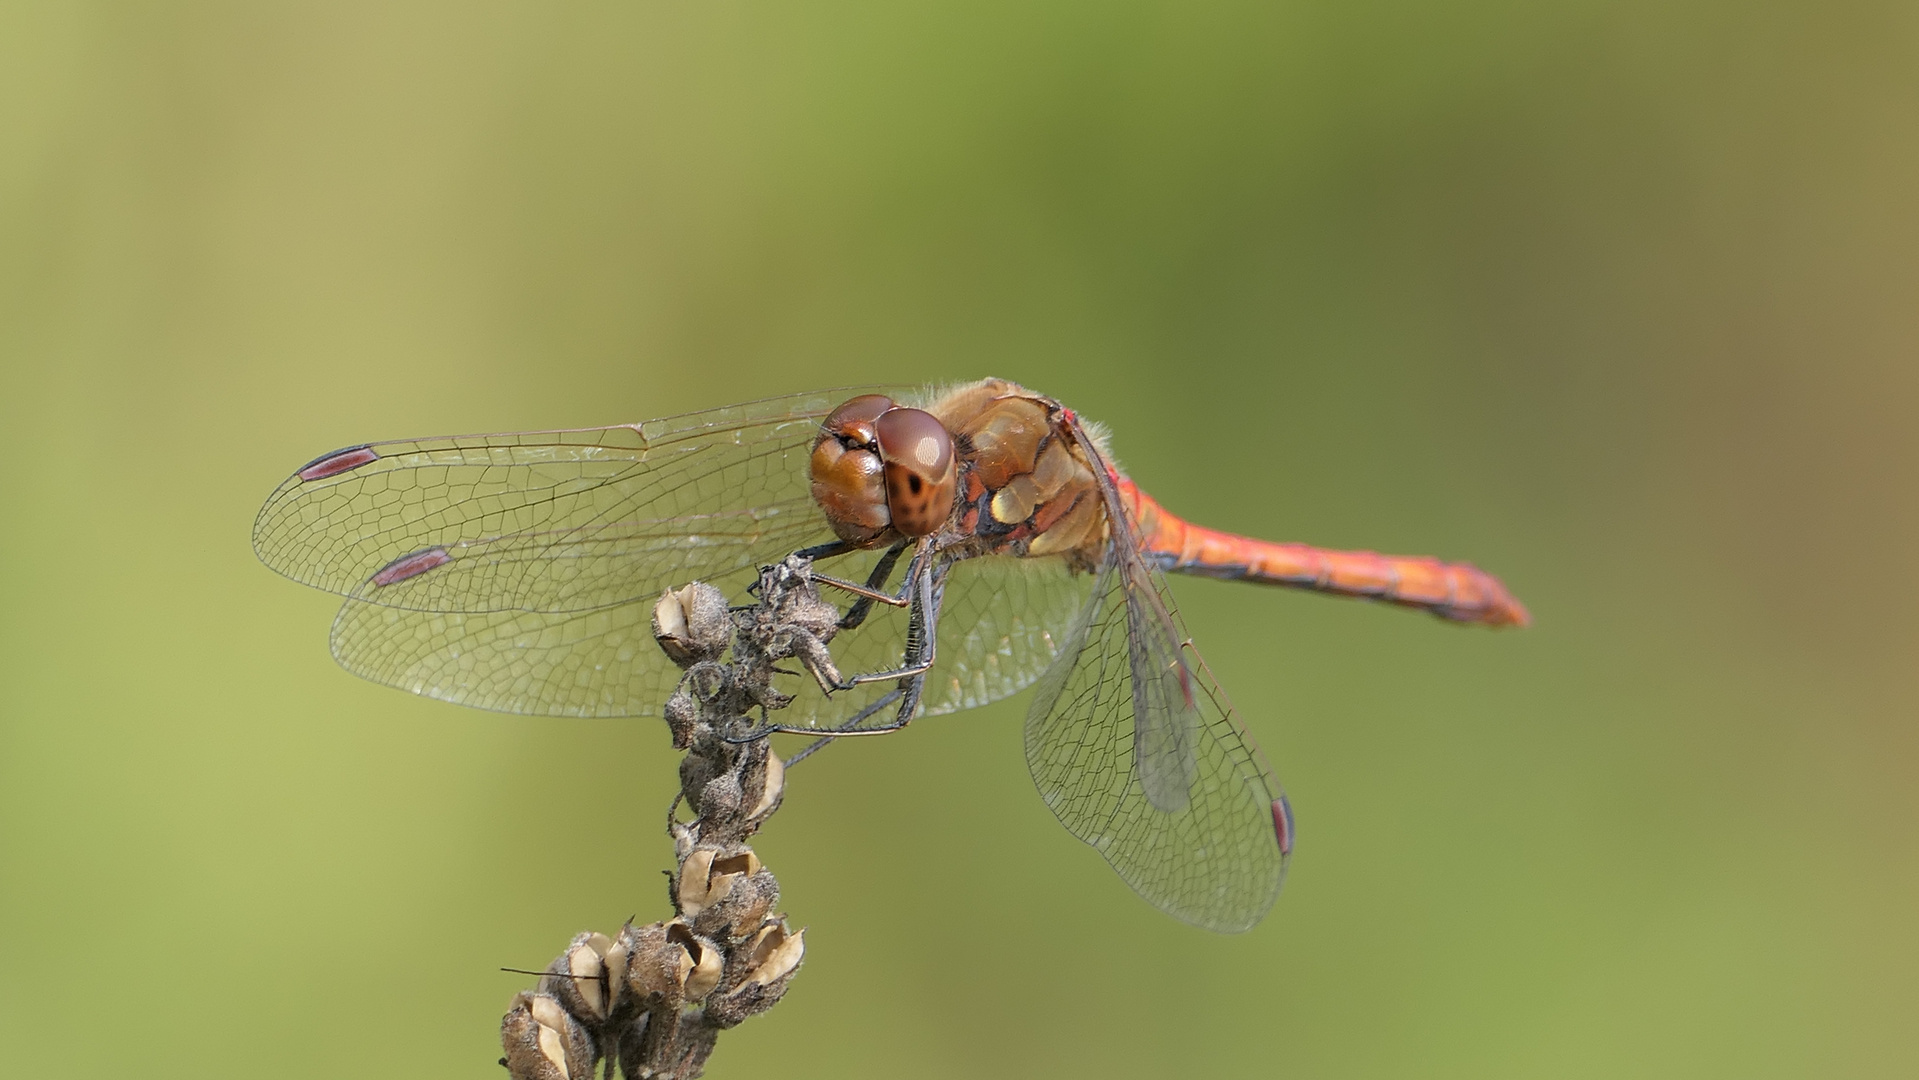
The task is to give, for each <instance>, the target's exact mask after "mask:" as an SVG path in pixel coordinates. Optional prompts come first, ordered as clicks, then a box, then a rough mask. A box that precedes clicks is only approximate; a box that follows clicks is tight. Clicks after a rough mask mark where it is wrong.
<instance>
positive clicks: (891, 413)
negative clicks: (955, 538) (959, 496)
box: [849, 403, 958, 537]
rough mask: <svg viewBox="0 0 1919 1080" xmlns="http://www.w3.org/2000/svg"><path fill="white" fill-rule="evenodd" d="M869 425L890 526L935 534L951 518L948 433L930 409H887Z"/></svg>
mask: <svg viewBox="0 0 1919 1080" xmlns="http://www.w3.org/2000/svg"><path fill="white" fill-rule="evenodd" d="M849 404H850V403H849ZM874 428H875V433H876V434H877V436H878V441H879V448H880V460H881V461H882V462H884V463H885V465H886V506H887V509H888V511H890V513H891V516H892V519H893V528H895V529H897V530H899V532H900V534H901V535H903V536H909V537H911V536H926V535H929V534H931V533H934V532H938V531H939V528H940V526H942V525H944V524H946V519H947V518H949V517H951V516H952V513H953V499H954V496H955V494H956V492H957V491H958V484H957V482H956V477H955V473H956V468H955V464H954V460H953V437H952V435H950V434H948V433H947V431H946V427H945V425H943V424H941V423H940V422H939V420H938V418H936V417H935V416H933V414H932V413H928V412H922V411H921V410H919V409H898V408H895V409H889V410H887V411H886V412H885V413H883V414H881V415H880V417H879V419H878V421H877V422H876V423H875V424H874Z"/></svg>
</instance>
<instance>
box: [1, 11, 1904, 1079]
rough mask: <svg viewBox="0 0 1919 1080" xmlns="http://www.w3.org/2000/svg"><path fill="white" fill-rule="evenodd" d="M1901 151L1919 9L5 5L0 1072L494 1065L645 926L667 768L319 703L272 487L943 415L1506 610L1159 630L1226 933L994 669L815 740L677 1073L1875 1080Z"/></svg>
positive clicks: (1897, 444) (1890, 931)
mask: <svg viewBox="0 0 1919 1080" xmlns="http://www.w3.org/2000/svg"><path fill="white" fill-rule="evenodd" d="M1916 122H1919V6H1915V5H1913V4H1911V3H1910V2H1907V0H1821V2H1817V3H1815V2H1811V0H1757V2H1754V0H1738V2H1733V0H1689V2H1677V3H1675V2H1672V0H1662V2H1652V0H1565V2H1560V3H1554V4H1531V3H1515V2H1501V0H1453V2H1440V3H1433V2H1426V3H1420V2H1407V0H1362V2H1331V0H1302V2H1279V3H1270V2H1267V3H1245V4H1222V3H1113V2H1107V0H1102V2H1100V3H1065V2H1053V3H1046V4H1029V3H990V2H989V3H981V4H966V5H948V4H896V3H864V2H861V3H838V4H831V5H826V4H820V5H792V4H748V3H737V2H723V3H702V4H660V3H608V4H564V5H559V4H554V5H532V4H502V3H472V2H461V3H439V4H427V3H403V4H391V3H340V2H334V3H326V4H274V5H262V4H251V3H227V4H218V3H202V4H139V3H91V4H89V3H64V2H62V3H10V4H6V5H5V6H4V7H0V1007H4V1010H5V1012H6V1014H7V1015H10V1016H12V1017H14V1023H15V1032H16V1037H15V1038H13V1039H12V1040H10V1048H9V1049H8V1050H7V1052H6V1059H7V1064H6V1065H5V1066H4V1071H6V1072H7V1073H8V1074H9V1075H15V1076H55V1075H60V1076H66V1075H100V1076H107V1075H117V1074H121V1073H128V1074H133V1073H137V1074H139V1075H143V1076H159V1077H174V1076H178V1077H196V1078H197V1077H208V1076H229V1075H231V1076H242V1075H259V1074H261V1073H271V1074H272V1075H275V1076H281V1077H288V1078H303V1077H328V1078H331V1077H341V1076H354V1077H366V1076H407V1077H467V1076H481V1077H486V1076H497V1075H501V1074H500V1073H499V1072H498V1071H497V1070H496V1067H495V1065H494V1064H493V1061H494V1058H495V1057H497V1055H498V1047H497V1042H496V1024H497V1022H498V1017H499V1014H500V1012H501V1011H502V1009H503V1008H504V1007H505V1005H506V1003H507V1000H508V998H509V997H510V996H511V995H512V993H513V992H514V991H515V990H516V989H517V988H519V987H521V986H523V985H526V984H527V983H528V981H529V980H527V979H525V978H524V977H521V976H516V975H510V974H502V973H500V972H498V971H496V970H495V969H496V968H498V967H499V966H501V965H520V966H533V967H537V966H541V965H543V964H544V963H545V962H546V961H547V960H548V959H549V958H550V957H551V956H552V955H553V954H554V953H555V952H557V951H558V949H559V948H560V947H561V946H562V945H563V944H564V942H565V941H566V940H567V938H568V937H569V936H570V935H571V934H573V933H574V932H575V931H576V930H579V929H582V928H589V927H590V928H601V929H610V928H613V927H615V926H617V925H618V924H619V922H620V921H621V920H623V919H624V918H626V917H627V916H628V915H632V914H636V913H637V914H638V915H640V916H641V917H642V918H643V919H646V918H654V917H658V916H659V915H660V914H661V913H663V912H665V911H666V905H665V899H664V896H663V889H662V885H661V877H660V872H661V870H662V869H663V868H664V867H666V866H667V865H668V860H669V849H668V845H667V842H666V841H665V839H664V838H663V837H662V836H661V835H660V834H659V831H658V823H659V820H660V813H661V811H662V809H663V808H664V806H665V803H666V801H667V799H668V796H669V793H670V791H671V790H672V767H673V759H672V756H671V754H670V753H669V752H668V747H667V745H666V737H665V734H664V732H663V731H662V730H660V729H659V727H658V726H657V725H656V723H655V722H651V721H632V722H624V723H596V722H571V721H553V720H537V721H535V720H523V719H517V718H512V717H504V716H497V715H489V714H482V713H477V712H471V711H466V710H462V709H459V708H455V707H452V706H448V705H442V704H436V703H433V702H429V701H425V700H419V699H414V698H411V697H409V696H407V695H404V694H401V693H398V692H394V691H389V690H385V689H381V688H379V687H376V686H373V685H370V684H366V683H362V682H359V681H357V680H355V679H353V678H352V677H350V676H348V675H346V674H345V673H344V672H342V671H340V670H338V669H337V668H335V667H334V665H333V664H332V662H331V661H330V660H329V658H328V655H327V649H326V629H327V624H328V620H329V618H330V616H331V613H332V611H333V609H334V602H333V601H332V600H331V599H330V598H328V597H326V596H324V595H321V594H318V593H313V592H309V591H307V590H303V589H301V588H298V587H296V586H294V585H292V584H290V583H288V582H286V581H284V580H281V579H279V578H277V577H276V576H274V575H273V574H272V573H270V572H268V571H267V570H265V569H264V568H263V567H261V566H260V565H258V564H257V563H256V562H255V560H254V558H253V555H252V553H251V551H250V550H249V548H248V530H249V526H250V524H251V520H252V516H253V513H254V511H255V509H256V508H257V506H258V504H259V503H260V501H261V500H262V499H264V497H265V496H266V495H267V493H268V492H269V491H271V490H272V489H273V487H274V485H275V484H276V483H278V482H279V481H280V480H281V479H282V478H283V477H284V476H285V475H286V474H287V473H288V472H289V471H290V470H291V469H292V468H294V467H295V466H297V465H299V464H300V463H302V462H304V461H306V460H307V459H309V458H310V457H312V456H314V455H315V454H318V453H320V452H323V451H325V450H328V449H331V448H334V447H337V446H341V445H346V444H350V443H354V442H358V441H362V440H366V439H371V438H381V437H393V436H404V435H414V434H425V433H435V432H446V431H472V430H489V429H502V428H505V429H512V428H536V427H547V426H576V425H584V424H595V423H607V422H619V421H626V420H633V419H641V418H646V417H651V416H658V415H664V414H668V413H673V412H679V411H684V410H688V409H692V408H699V407H705V406H708V405H714V404H720V403H724V402H727V401H731V400H736V399H742V398H747V397H753V396H759V395H762V394H764V393H769V392H777V391H784V390H791V389H803V388H810V387H814V386H821V385H839V384H846V383H853V382H859V381H865V380H886V381H919V380H935V379H948V378H965V377H975V376H979V375H984V374H997V375H1003V376H1007V377H1012V378H1016V379H1019V380H1021V381H1023V382H1026V383H1027V384H1029V385H1032V386H1035V387H1037V388H1040V389H1043V390H1045V391H1048V392H1050V393H1053V394H1055V395H1057V396H1059V397H1061V398H1063V399H1065V400H1067V401H1068V402H1069V403H1071V404H1074V405H1075V406H1077V407H1078V408H1079V409H1080V410H1082V411H1083V412H1084V413H1086V414H1087V415H1089V416H1093V417H1096V418H1098V419H1101V420H1104V421H1106V422H1108V423H1110V424H1111V425H1112V427H1113V428H1114V430H1115V431H1116V433H1117V445H1118V449H1119V451H1120V453H1121V455H1122V457H1123V459H1124V460H1125V462H1126V463H1127V465H1128V466H1129V468H1130V469H1131V471H1132V472H1133V473H1134V474H1135V475H1136V476H1137V477H1138V478H1139V479H1140V480H1141V482H1142V484H1143V485H1145V486H1146V487H1147V488H1148V489H1149V490H1152V491H1155V492H1157V493H1159V494H1160V495H1161V497H1162V498H1163V499H1165V500H1166V501H1167V502H1168V503H1169V504H1170V505H1171V506H1172V507H1173V508H1174V509H1176V510H1179V511H1182V512H1185V513H1187V514H1189V515H1190V516H1192V517H1194V518H1197V519H1200V520H1203V521H1206V522H1208V523H1212V524H1216V525H1219V526H1222V527H1226V528H1231V529H1236V530H1240V531H1245V532H1251V533H1256V534H1261V535H1268V536H1272V537H1275V538H1279V539H1302V540H1310V541H1313V542H1317V543H1322V544H1332V545H1345V546H1368V547H1376V548H1381V549H1387V550H1399V551H1408V552H1431V553H1438V554H1442V555H1446V556H1449V557H1457V558H1470V559H1473V560H1475V561H1477V562H1479V563H1481V564H1482V565H1484V566H1487V567H1489V568H1492V569H1494V570H1496V571H1497V572H1499V573H1500V574H1502V575H1503V576H1504V577H1505V579H1506V580H1507V581H1508V582H1509V583H1510V584H1511V585H1512V587H1513V588H1514V589H1515V591H1516V592H1517V593H1518V594H1519V595H1520V596H1521V597H1523V598H1524V599H1525V600H1526V601H1527V602H1528V603H1529V604H1530V605H1531V607H1532V609H1533V611H1534V613H1535V615H1536V616H1537V620H1538V621H1537V626H1536V627H1535V628H1534V629H1533V630H1530V631H1528V632H1525V633H1502V634H1493V633H1485V632H1476V631H1469V630H1461V629H1457V628H1452V627H1448V626H1445V625H1441V624H1439V623H1437V622H1435V621H1433V620H1431V619H1428V618H1424V617H1420V616H1417V615H1414V614H1410V613H1405V612H1399V611H1392V610H1381V609H1377V608H1371V607H1367V606H1364V605H1360V604H1354V603H1350V602H1338V601H1332V600H1326V599H1322V598H1318V597H1310V596H1301V595H1294V594H1289V593H1280V592H1272V591H1262V590H1257V589H1253V588H1249V587H1244V586H1232V585H1228V584H1223V583H1216V582H1208V581H1181V582H1178V583H1176V589H1177V593H1178V596H1179V598H1180V601H1181V603H1182V605H1183V606H1184V609H1185V615H1186V619H1187V622H1188V624H1189V625H1190V627H1191V628H1192V629H1193V632H1194V633H1195V635H1196V636H1197V637H1198V639H1199V641H1200V642H1201V643H1202V644H1203V646H1204V647H1205V649H1206V650H1207V653H1208V656H1209V659H1210V661H1211V664H1212V666H1213V668H1214V669H1215V671H1216V672H1217V673H1218V674H1219V676H1220V678H1221V679H1222V681H1223V682H1224V683H1225V684H1226V685H1227V686H1228V687H1229V688H1230V690H1231V692H1232V694H1233V695H1234V697H1235V699H1236V701H1237V703H1238V705H1239V706H1240V708H1241V710H1242V711H1243V712H1244V714H1245V716H1246V717H1247V720H1248V723H1249V724H1250V726H1251V727H1252V728H1253V730H1254V731H1255V732H1256V733H1257V734H1258V737H1259V738H1260V740H1261V741H1262V742H1263V743H1264V744H1265V746H1266V747H1267V749H1268V751H1269V754H1270V756H1271V757H1272V759H1273V760H1274V761H1275V762H1276V763H1277V765H1278V767H1279V770H1280V772H1281V774H1282V775H1283V776H1284V778H1285V779H1286V781H1287V783H1288V786H1289V788H1290V791H1291V794H1292V798H1293V801H1294V804H1295V806H1296V807H1297V809H1298V813H1299V822H1300V824H1299V829H1300V843H1299V852H1298V856H1297V858H1296V859H1295V861H1294V864H1293V873H1292V876H1291V879H1290V881H1289V883H1288V886H1287V890H1286V893H1285V895H1283V896H1282V897H1281V898H1280V902H1279V904H1278V906H1277V907H1276V909H1275V910H1274V912H1273V914H1272V915H1271V916H1270V917H1269V918H1268V920H1267V921H1266V922H1265V923H1264V924H1263V925H1261V926H1260V927H1259V928H1258V929H1257V930H1256V931H1254V932H1253V933H1251V934H1248V935H1245V936H1242V937H1235V938H1222V937H1216V936H1212V935H1209V934H1206V933H1204V932H1200V931H1196V930H1192V929H1189V928H1187V927H1184V926H1181V925H1178V924H1176V923H1174V922H1173V921H1172V920H1170V919H1167V918H1165V917H1163V916H1161V915H1159V914H1158V913H1156V912H1155V911H1153V910H1152V909H1150V908H1148V907H1147V906H1146V905H1145V904H1143V903H1141V902H1140V901H1139V900H1137V899H1136V898H1135V897H1134V896H1133V895H1132V893H1131V892H1129V891H1128V890H1127V889H1126V888H1125V887H1124V885H1122V884H1121V883H1120V882H1119V881H1118V880H1117V879H1116V878H1115V877H1114V876H1113V875H1112V874H1111V873H1110V872H1109V871H1108V870H1107V869H1106V867H1105V866H1104V864H1103V863H1101V861H1100V860H1099V859H1098V858H1097V857H1096V856H1095V854H1094V853H1093V852H1092V851H1090V850H1088V849H1086V848H1084V847H1082V846H1080V845H1078V844H1077V843H1075V842H1074V841H1072V840H1071V839H1070V838H1069V837H1068V836H1067V835H1066V834H1065V833H1064V832H1063V831H1062V830H1060V829H1059V828H1058V827H1057V826H1056V825H1055V824H1054V823H1053V821H1052V820H1051V818H1050V817H1049V815H1048V814H1047V812H1046V810H1045V808H1044V807H1043V806H1042V805H1041V804H1040V802H1039V800H1038V799H1037V798H1035V797H1034V795H1033V793H1032V790H1031V786H1030V783H1029V781H1028V779H1027V777H1026V774H1025V765H1024V763H1023V761H1022V759H1021V755H1020V749H1019V743H1020V740H1019V728H1020V723H1021V720H1022V718H1023V715H1024V708H1025V698H1024V697H1022V698H1019V699H1015V700H1013V701H1011V702H1008V703H1005V704H1003V705H1001V706H999V707H995V708H992V709H988V710H984V711H981V712H978V713H975V714H971V715H965V716H960V717H952V718H944V719H940V720H937V721H929V722H926V723H924V724H921V725H916V726H915V727H914V728H913V729H912V730H911V731H909V732H907V733H906V734H905V735H903V736H902V737H899V738H893V739H886V740H880V741H875V742H867V743H863V744H860V745H848V746H844V747H838V748H835V749H834V750H832V751H831V752H829V753H827V754H825V755H824V756H822V757H820V758H818V759H816V760H815V761H813V762H810V763H808V764H807V765H806V766H805V767H804V768H803V769H802V770H799V771H797V772H796V773H795V776H794V787H793V788H792V789H791V793H790V795H789V798H788V801H787V806H786V809H785V811H784V812H783V813H782V814H781V815H780V817H779V818H778V819H776V821H775V822H774V823H773V827H772V828H771V830H770V831H769V832H767V833H766V834H764V835H763V837H762V838H761V840H760V842H759V847H760V850H761V852H762V854H764V855H765V857H766V858H767V860H768V861H769V863H770V864H771V865H772V866H773V867H774V868H775V869H776V870H777V871H778V872H779V874H780V877H781V881H782V883H783V885H784V887H785V894H786V899H785V906H786V908H787V910H788V911H789V912H790V913H791V914H792V916H793V918H794V920H795V921H796V922H797V923H801V924H805V925H806V926H808V927H809V928H810V929H809V931H808V938H807V941H808V944H809V946H810V947H811V948H810V949H809V954H808V959H807V966H806V969H805V972H804V974H803V975H802V976H801V977H800V979H799V980H798V982H797V983H796V984H795V987H794V991H793V993H792V994H791V996H789V997H788V999H787V1000H786V1002H785V1003H784V1004H782V1005H781V1007H780V1008H778V1009H777V1010H775V1011H774V1012H773V1013H771V1014H770V1015H768V1016H766V1017H764V1018H761V1019H758V1020H755V1021H753V1022H751V1023H749V1024H748V1025H747V1026H745V1027H743V1028H741V1029H739V1030H738V1031H736V1032H733V1033H732V1034H730V1035H729V1036H728V1037H727V1038H726V1039H724V1040H723V1041H722V1043H721V1045H720V1049H719V1053H718V1055H717V1056H716V1057H715V1059H714V1062H713V1068H712V1069H711V1075H713V1076H716V1077H729V1076H774V1075H777V1076H785V1077H814V1076H817V1077H829V1076H830V1077H857V1076H874V1077H898V1076H915V1077H975V1076H1017V1077H1027V1076H1031V1077H1039V1076H1046V1077H1159V1076H1170V1075H1183V1076H1209V1077H1240V1076H1261V1077H1270V1076H1300V1077H1368V1076H1460V1077H1488V1076H1515V1077H1519V1076H1524V1077H1533V1076H1563V1077H1574V1076H1594V1077H1616V1076H1688V1077H1689V1076H1700V1075H1726V1076H1733V1075H1736V1076H1749V1077H1758V1076H1782V1077H1783V1076H1858V1077H1865V1076H1910V1075H1912V1074H1913V1073H1914V1072H1915V1071H1919V1050H1915V1044H1914V1042H1913V1039H1912V1026H1911V1025H1912V1018H1913V1016H1914V1013H1915V1009H1919V974H1916V973H1919V920H1915V919H1914V912H1915V910H1916V909H1919V839H1916V838H1915V818H1916V815H1919V784H1915V776H1916V775H1919V715H1915V713H1919V709H1915V701H1916V700H1919V693H1916V692H1919V678H1916V673H1919V664H1916V663H1915V657H1919V618H1915V614H1914V611H1915V606H1916V605H1919V561H1916V560H1915V559H1914V558H1913V551H1914V547H1915V542H1919V511H1916V510H1915V506H1916V503H1915V498H1914V489H1915V480H1919V429H1915V426H1914V415H1913V414H1914V406H1915V404H1919V363H1916V362H1915V360H1916V359H1919V356H1916V355H1915V350H1916V349H1919V305H1916V304H1915V298H1919V200H1915V198H1914V193H1915V192H1919V128H1916Z"/></svg>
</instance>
